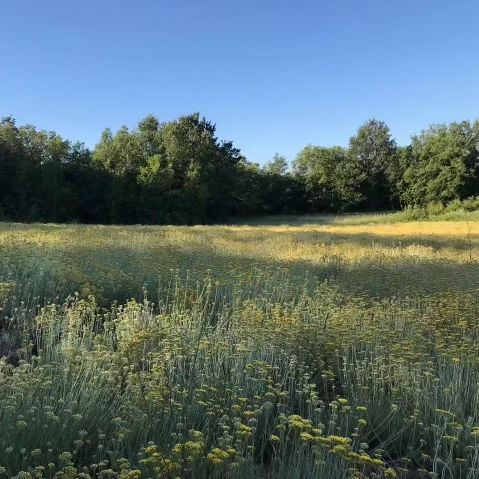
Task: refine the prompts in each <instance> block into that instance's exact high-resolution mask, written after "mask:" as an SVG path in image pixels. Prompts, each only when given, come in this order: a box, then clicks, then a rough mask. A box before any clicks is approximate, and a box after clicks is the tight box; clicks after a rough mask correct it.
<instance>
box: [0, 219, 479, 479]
mask: <svg viewBox="0 0 479 479" xmlns="http://www.w3.org/2000/svg"><path fill="white" fill-rule="evenodd" d="M478 291H479V222H477V221H474V219H473V218H468V217H465V218H463V219H462V220H461V221H454V218H448V221H434V220H430V219H429V220H427V221H423V222H419V221H414V222H405V221H404V218H403V217H397V216H394V215H377V216H365V215H363V216H338V217H335V216H330V217H327V216H322V217H297V218H279V219H278V218H276V219H274V218H273V219H268V220H266V221H264V220H263V221H261V222H256V223H254V224H253V223H251V224H249V225H240V224H238V225H224V226H195V227H177V226H176V227H160V226H86V225H57V224H47V225H40V224H18V223H0V356H1V357H2V359H0V479H3V478H12V477H15V478H17V479H41V478H58V479H70V478H71V479H73V478H77V477H78V478H82V479H95V478H101V479H106V478H121V479H139V478H145V479H146V478H152V479H163V478H165V479H177V478H181V479H203V478H218V479H219V478H258V479H260V478H264V479H266V478H270V479H276V478H278V479H290V478H291V479H300V478H318V479H319V478H321V479H322V478H327V479H340V478H345V477H356V478H406V479H413V478H422V477H426V478H427V477H430V478H464V479H466V478H467V479H472V478H476V477H479V369H478V368H479V348H478V340H479V301H478V295H477V293H478Z"/></svg>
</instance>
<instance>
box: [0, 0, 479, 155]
mask: <svg viewBox="0 0 479 479" xmlns="http://www.w3.org/2000/svg"><path fill="white" fill-rule="evenodd" d="M478 25H479V1H478V0H328V1H324V0H295V1H292V0H202V1H198V0H64V1H60V0H4V1H1V3H0V31H1V35H2V43H1V45H2V48H1V61H0V116H7V115H13V116H14V117H15V118H16V119H17V121H18V123H19V124H25V123H31V124H34V125H35V126H37V127H38V128H41V129H47V130H55V131H57V132H58V133H59V134H61V135H62V136H65V137H67V138H69V139H72V140H82V141H84V142H85V143H86V144H87V145H88V146H91V147H93V146H94V145H95V143H96V142H97V141H98V139H99V138H100V134H101V131H102V130H103V129H104V128H105V127H110V128H112V129H113V130H116V129H117V128H119V127H120V126H121V125H123V124H126V125H127V126H129V127H133V126H135V125H136V124H137V122H138V120H140V119H141V118H143V117H145V116H146V115H147V114H148V113H153V114H154V115H156V116H158V117H159V119H160V120H161V121H167V120H172V119H174V118H176V117H178V116H179V115H181V114H187V113H192V112H195V111H200V112H201V113H202V114H204V115H205V116H206V117H207V118H208V119H209V120H211V121H213V122H215V123H216V124H217V127H218V136H219V137H220V138H221V139H225V140H233V141H234V143H235V145H236V146H238V147H239V148H240V149H241V150H242V151H243V153H244V154H245V155H246V157H247V158H248V159H249V160H251V161H255V162H259V163H264V162H265V161H267V160H269V159H270V158H271V157H272V156H273V154H274V153H275V152H279V153H280V154H284V155H286V156H287V157H288V158H289V159H293V158H294V157H295V155H296V154H297V153H298V151H299V150H301V148H303V147H304V146H306V144H308V143H312V144H315V145H324V146H332V145H336V144H338V145H343V146H346V145H347V143H348V139H349V137H350V136H351V135H353V134H354V133H355V131H356V130H357V128H358V127H359V126H360V125H361V124H362V123H364V121H366V120H367V119H369V118H373V117H375V118H378V119H381V120H383V121H385V122H386V123H387V124H388V125H389V127H390V128H391V131H392V133H393V135H394V136H395V137H396V138H397V140H398V142H399V143H400V144H406V143H407V142H408V140H409V137H410V135H411V134H413V133H419V132H420V130H421V129H423V128H427V126H428V125H429V124H430V123H442V122H450V121H453V120H465V119H469V120H473V119H475V118H478V117H479V26H478Z"/></svg>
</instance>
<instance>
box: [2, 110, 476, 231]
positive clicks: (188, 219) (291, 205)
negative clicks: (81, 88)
mask: <svg viewBox="0 0 479 479" xmlns="http://www.w3.org/2000/svg"><path fill="white" fill-rule="evenodd" d="M478 194H479V120H476V121H474V122H470V121H463V122H460V123H457V122H453V123H451V124H448V125H447V124H440V125H431V126H430V127H429V128H428V129H427V130H423V131H422V132H421V133H420V134H419V135H414V136H412V137H411V142H410V144H409V145H407V146H398V145H397V143H396V141H395V139H394V138H393V136H392V134H391V132H390V130H389V128H388V126H387V125H386V124H385V123H384V122H382V121H378V120H376V119H373V120H369V121H367V122H365V123H364V124H363V125H362V126H360V127H359V129H358V130H357V132H356V134H355V135H354V136H352V137H351V138H350V139H349V146H348V148H343V147H339V146H336V147H322V146H314V145H307V146H306V147H305V148H304V149H303V150H302V151H300V152H299V153H298V155H297V157H296V158H295V160H294V161H293V162H292V163H291V164H288V161H287V160H286V158H285V157H283V156H280V155H278V154H275V155H274V157H273V158H272V159H271V160H270V161H268V162H267V163H265V164H264V165H263V166H260V165H258V164H255V163H251V162H249V161H248V160H247V159H246V158H245V157H244V156H243V155H242V154H241V151H240V150H239V149H238V148H236V146H235V145H234V144H233V142H231V141H220V140H219V139H218V138H217V136H216V126H215V125H214V124H213V123H211V122H210V121H208V120H207V119H206V118H204V117H201V116H200V115H199V114H198V113H196V114H192V115H187V116H182V117H180V118H178V119H176V120H174V121H170V122H166V123H161V122H160V121H159V120H158V119H157V118H155V117H154V116H152V115H149V116H147V117H146V118H145V119H143V120H142V121H140V122H139V124H138V126H137V127H136V128H134V129H131V130H130V129H128V128H127V127H122V128H121V129H120V130H119V131H117V132H115V133H113V132H112V131H111V130H110V129H106V130H104V131H103V133H102V135H101V138H100V141H99V142H98V144H97V145H96V147H95V148H94V150H93V151H91V150H89V149H88V148H86V147H85V145H84V144H83V143H80V142H71V141H69V140H67V139H64V138H62V137H61V136H60V135H58V134H57V133H55V132H46V131H39V130H37V129H36V128H35V127H34V126H31V125H26V126H17V124H16V122H15V120H14V119H13V118H12V117H6V118H3V119H2V121H1V123H0V219H2V220H9V221H44V222H47V221H48V222H72V221H75V222H81V223H103V224H112V223H114V224H199V223H212V222H218V221H223V220H227V219H229V218H232V217H247V216H258V215H264V214H302V213H323V212H325V213H334V212H341V211H384V210H397V209H401V208H404V207H406V206H423V205H425V204H428V203H433V202H438V203H443V204H444V203H447V202H449V201H452V200H455V199H459V200H462V199H466V198H469V197H471V196H476V195H478Z"/></svg>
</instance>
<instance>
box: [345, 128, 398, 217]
mask: <svg viewBox="0 0 479 479" xmlns="http://www.w3.org/2000/svg"><path fill="white" fill-rule="evenodd" d="M349 154H350V156H351V161H352V162H355V163H357V166H358V184H357V187H358V190H359V192H360V193H361V194H362V195H363V197H364V202H363V206H364V207H366V208H368V209H371V210H381V209H387V208H394V207H395V206H396V205H397V199H398V193H399V192H398V190H397V181H398V174H399V169H398V157H397V145H396V141H395V140H394V139H393V138H392V136H391V133H390V130H389V127H388V126H387V125H386V123H384V122H383V121H379V120H376V119H372V120H368V121H367V122H366V123H364V124H363V125H362V126H361V127H360V128H359V129H358V131H357V133H356V135H355V136H352V137H351V138H350V139H349ZM359 171H360V173H359Z"/></svg>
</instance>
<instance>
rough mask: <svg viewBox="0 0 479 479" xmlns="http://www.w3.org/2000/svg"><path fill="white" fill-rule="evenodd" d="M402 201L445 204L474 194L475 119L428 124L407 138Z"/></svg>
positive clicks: (478, 159)
mask: <svg viewBox="0 0 479 479" xmlns="http://www.w3.org/2000/svg"><path fill="white" fill-rule="evenodd" d="M411 140H412V141H411V147H410V150H409V152H408V155H409V161H408V166H407V168H406V171H405V173H404V178H403V185H404V186H403V192H402V197H403V200H404V202H405V203H406V204H417V205H424V204H427V203H431V202H442V203H446V202H448V201H451V200H454V199H464V198H467V197H468V196H471V195H474V194H478V192H479V188H478V184H477V183H478V181H477V180H478V172H479V151H478V149H479V122H477V121H476V122H475V123H473V124H471V123H470V122H468V121H466V122H461V123H456V122H454V123H451V124H450V125H446V124H441V125H431V126H430V127H429V128H428V129H427V130H423V131H422V132H421V134H420V135H414V136H413V137H412V139H411Z"/></svg>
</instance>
